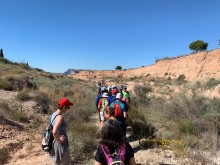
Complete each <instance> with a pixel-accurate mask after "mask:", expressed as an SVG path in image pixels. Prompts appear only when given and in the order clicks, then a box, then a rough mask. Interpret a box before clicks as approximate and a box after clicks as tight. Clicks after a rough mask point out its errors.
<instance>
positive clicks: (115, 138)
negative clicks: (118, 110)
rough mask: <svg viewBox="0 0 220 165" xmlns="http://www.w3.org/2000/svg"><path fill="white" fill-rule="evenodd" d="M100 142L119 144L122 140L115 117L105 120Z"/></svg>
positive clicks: (120, 130)
mask: <svg viewBox="0 0 220 165" xmlns="http://www.w3.org/2000/svg"><path fill="white" fill-rule="evenodd" d="M101 137H102V140H101V142H100V143H101V144H105V145H116V146H119V145H120V144H121V143H122V142H123V134H122V129H121V127H120V125H119V122H118V120H117V119H114V118H111V119H109V120H107V121H106V122H105V123H104V125H103V127H102V130H101Z"/></svg>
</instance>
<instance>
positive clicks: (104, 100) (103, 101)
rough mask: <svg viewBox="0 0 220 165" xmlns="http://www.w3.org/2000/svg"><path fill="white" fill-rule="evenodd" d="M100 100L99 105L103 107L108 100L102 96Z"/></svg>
mask: <svg viewBox="0 0 220 165" xmlns="http://www.w3.org/2000/svg"><path fill="white" fill-rule="evenodd" d="M101 101H102V106H101V108H104V107H105V104H106V102H108V100H107V99H103V98H102V99H101Z"/></svg>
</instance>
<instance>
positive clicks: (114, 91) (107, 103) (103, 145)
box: [49, 82, 136, 165]
mask: <svg viewBox="0 0 220 165" xmlns="http://www.w3.org/2000/svg"><path fill="white" fill-rule="evenodd" d="M72 105H73V103H72V102H71V101H70V100H69V99H68V98H62V99H60V100H59V102H58V108H57V110H56V111H55V112H54V113H53V114H52V115H51V118H50V121H51V123H52V125H53V136H54V141H53V145H52V149H51V150H50V151H49V154H50V156H51V157H52V159H53V164H54V165H70V164H71V160H70V152H69V149H68V147H69V145H68V138H67V134H66V129H67V124H66V122H65V120H64V117H63V114H64V113H65V112H67V111H68V110H69V109H70V107H71V106H72ZM96 107H97V109H98V112H99V120H100V126H101V140H100V143H99V147H98V149H97V151H96V153H95V163H94V165H110V164H112V165H122V164H124V165H136V162H135V158H134V151H133V149H132V147H131V145H130V144H129V143H128V142H127V140H126V123H125V120H126V118H127V117H128V110H129V107H130V95H129V92H128V91H127V86H125V85H121V88H120V90H118V88H117V87H116V86H115V85H112V86H109V85H108V86H107V85H106V84H105V83H102V82H99V83H98V95H97V98H96Z"/></svg>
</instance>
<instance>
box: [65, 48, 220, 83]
mask: <svg viewBox="0 0 220 165" xmlns="http://www.w3.org/2000/svg"><path fill="white" fill-rule="evenodd" d="M182 74H184V75H185V77H186V80H189V81H196V80H202V79H206V78H220V49H215V50H212V51H203V52H199V53H192V54H189V55H185V56H181V57H177V58H175V59H169V60H160V61H158V62H157V63H155V64H153V65H150V66H146V67H142V68H138V69H128V70H125V71H118V70H99V71H81V72H79V73H77V74H74V75H69V76H70V77H73V78H80V79H84V80H89V79H94V78H95V79H103V78H106V77H118V76H120V77H124V78H132V77H138V76H142V77H143V76H149V75H151V76H154V77H164V76H165V75H166V76H170V77H171V78H178V76H179V75H182Z"/></svg>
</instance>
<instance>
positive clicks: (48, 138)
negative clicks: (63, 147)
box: [41, 114, 61, 152]
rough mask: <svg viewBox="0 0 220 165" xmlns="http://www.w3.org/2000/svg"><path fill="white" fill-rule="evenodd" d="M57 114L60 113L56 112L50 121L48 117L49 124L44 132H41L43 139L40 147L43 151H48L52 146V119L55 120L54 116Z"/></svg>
mask: <svg viewBox="0 0 220 165" xmlns="http://www.w3.org/2000/svg"><path fill="white" fill-rule="evenodd" d="M58 115H61V114H57V115H56V116H55V117H54V119H53V120H52V121H51V118H50V121H51V122H50V124H49V125H48V126H47V128H46V130H45V132H44V134H43V139H42V143H41V144H42V148H43V150H44V151H45V152H49V151H50V149H51V148H52V146H53V140H54V137H53V125H52V123H53V121H54V120H55V118H56V117H57V116H58Z"/></svg>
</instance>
